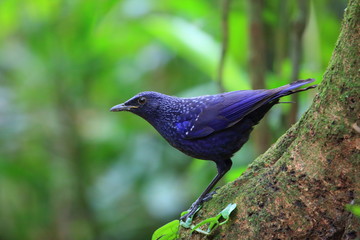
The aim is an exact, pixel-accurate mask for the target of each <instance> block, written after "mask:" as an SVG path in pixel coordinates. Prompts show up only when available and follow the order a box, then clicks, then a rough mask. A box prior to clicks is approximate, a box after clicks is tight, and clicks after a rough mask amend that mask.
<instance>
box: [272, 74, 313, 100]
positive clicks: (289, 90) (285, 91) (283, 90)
mask: <svg viewBox="0 0 360 240" xmlns="http://www.w3.org/2000/svg"><path fill="white" fill-rule="evenodd" d="M314 81H315V79H313V78H309V79H305V80H298V81H295V82H292V83H290V84H288V85H285V86H282V87H279V88H278V90H280V91H279V92H278V94H276V97H277V98H280V97H283V96H287V95H291V94H293V93H297V92H302V91H306V90H308V89H311V88H315V87H316V86H317V85H311V86H309V87H307V88H301V89H296V88H298V87H300V86H302V85H305V84H308V83H312V82H314Z"/></svg>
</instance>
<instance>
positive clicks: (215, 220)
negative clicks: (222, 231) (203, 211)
mask: <svg viewBox="0 0 360 240" xmlns="http://www.w3.org/2000/svg"><path fill="white" fill-rule="evenodd" d="M235 208H236V203H230V204H229V205H227V206H226V208H224V209H223V210H222V211H221V212H220V213H219V214H218V215H216V216H215V217H211V218H207V219H205V220H204V221H201V222H200V223H198V224H197V225H196V226H194V225H191V222H190V223H188V222H187V224H189V225H191V227H190V228H191V232H194V231H197V232H199V233H202V234H204V235H209V234H210V233H211V232H212V231H214V230H215V229H216V228H217V227H219V226H220V225H223V224H225V223H226V222H227V221H228V220H229V217H230V214H231V212H232V211H233V210H234V209H235ZM220 218H224V219H225V221H223V222H219V219H220ZM206 224H209V226H208V229H207V230H206V231H205V230H202V229H201V228H200V227H202V226H204V225H206Z"/></svg>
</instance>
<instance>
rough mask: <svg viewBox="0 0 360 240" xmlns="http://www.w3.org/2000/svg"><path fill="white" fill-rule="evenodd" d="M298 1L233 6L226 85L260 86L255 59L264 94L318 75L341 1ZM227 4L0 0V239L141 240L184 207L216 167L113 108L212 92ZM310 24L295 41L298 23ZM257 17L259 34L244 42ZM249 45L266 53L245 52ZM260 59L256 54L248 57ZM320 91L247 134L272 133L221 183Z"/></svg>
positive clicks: (278, 110)
mask: <svg viewBox="0 0 360 240" xmlns="http://www.w3.org/2000/svg"><path fill="white" fill-rule="evenodd" d="M258 2H260V3H261V4H260V5H259V6H260V15H259V14H258V16H260V18H259V17H258V16H257V15H256V11H257V10H256V9H257V8H256V6H254V4H256V3H258ZM300 2H301V0H300V1H287V0H273V1H261V0H260V1H259V0H256V1H255V0H254V1H250V0H249V1H232V3H231V6H230V12H229V21H228V24H229V45H228V52H227V57H226V64H225V68H224V75H223V78H224V80H223V84H222V85H221V86H222V87H223V88H224V89H225V90H226V91H231V90H238V89H250V88H251V86H255V85H256V84H254V82H252V79H253V75H254V74H256V73H258V71H259V70H258V69H257V68H258V67H260V69H262V70H263V76H260V78H261V77H262V78H263V79H264V81H263V82H262V84H263V85H264V86H265V87H267V88H272V87H277V86H280V85H283V84H286V83H288V82H290V81H291V79H293V78H294V77H295V78H300V79H301V78H309V77H313V78H316V79H317V83H318V82H319V81H320V80H321V76H322V74H323V73H324V71H325V68H326V66H327V63H328V61H329V59H330V56H331V53H332V50H333V48H334V46H335V42H336V39H337V36H338V34H339V29H340V22H341V18H342V15H343V11H344V9H345V7H346V1H345V0H316V1H309V2H307V6H305V7H306V8H307V10H308V11H307V13H306V12H305V14H304V12H302V10H301V6H300V5H301V3H300ZM222 6H223V1H220V0H216V1H215V0H196V1H194V0H170V1H165V0H163V1H160V0H116V1H114V0H93V1H85V0H82V1H81V0H51V1H49V0H48V1H47V0H31V1H30V0H1V1H0V239H1V240H7V239H14V240H15V239H19V240H25V239H29V240H33V239H34V240H35V239H55V240H56V239H59V240H63V239H64V240H65V239H80V240H81V239H125V240H127V239H149V238H150V236H151V234H152V232H153V231H154V230H155V229H156V228H158V227H160V226H161V225H163V224H164V223H166V222H168V221H170V220H172V219H175V218H178V217H179V214H180V212H181V211H183V210H186V209H187V208H188V207H189V206H190V204H191V203H192V201H194V200H195V199H196V197H198V195H199V194H200V193H201V191H202V190H203V189H204V188H205V186H206V185H207V184H208V183H209V182H210V179H211V178H212V177H213V176H214V175H215V173H216V170H215V165H214V164H213V163H212V162H206V161H193V160H192V159H191V158H189V157H187V156H185V155H183V154H182V153H180V152H178V151H177V150H174V149H173V148H171V147H170V146H169V145H168V144H167V143H166V142H165V140H163V139H162V138H161V137H160V136H159V135H158V134H157V133H156V132H155V130H154V129H153V128H152V127H151V126H150V125H148V123H146V122H145V121H144V120H142V119H140V118H139V117H137V116H134V115H131V114H129V113H110V112H109V108H110V107H112V106H113V105H116V104H119V103H121V102H123V101H125V100H127V99H128V98H130V97H132V96H133V95H135V94H137V93H138V92H141V91H145V90H153V91H159V92H163V93H166V94H170V95H177V96H197V95H202V94H213V93H217V92H219V84H218V82H217V69H218V65H219V58H220V49H221V41H222V22H221V14H222V13H221V12H222V10H221V9H222ZM254 9H255V10H254ZM304 16H305V18H304ZM304 19H305V20H306V27H305V28H304V31H303V32H301V34H300V37H301V38H298V39H300V40H301V41H300V45H299V44H298V45H296V44H297V43H296V42H298V43H299V41H297V40H296V29H297V27H296V26H297V25H296V24H297V23H300V25H301V23H302V22H303V23H304V21H303V20H304ZM256 24H258V25H259V24H260V26H262V30H263V31H262V34H263V35H262V37H260V38H252V37H251V36H252V35H251V33H254V32H253V31H254V29H255V28H256V27H257V26H258V25H256ZM257 40H262V43H260V46H261V44H263V46H264V48H263V49H261V48H258V47H256V46H255V47H251V44H252V43H256V41H257ZM299 53H300V54H301V56H302V57H300V58H296V54H299ZM294 54H295V55H294ZM254 55H255V56H256V55H258V56H260V58H257V60H256V58H255V61H251V58H252V56H254ZM294 56H295V57H294ZM296 59H300V61H298V62H296V61H297V60H296ZM297 68H298V69H297ZM315 93H316V90H315V91H308V92H303V93H301V94H299V98H300V99H297V102H298V103H299V104H298V105H296V106H298V108H296V109H297V110H296V112H295V113H291V112H290V111H291V109H292V105H290V104H283V105H278V106H275V107H274V108H273V109H272V110H271V112H270V113H269V114H268V117H267V119H266V120H265V123H264V124H265V125H264V126H265V127H261V126H260V127H259V128H260V129H261V130H260V131H259V130H258V131H257V133H255V135H257V136H260V140H262V139H267V140H266V141H265V142H264V141H257V140H256V137H255V140H254V138H251V140H250V141H249V142H248V143H247V144H246V145H245V146H244V147H243V149H242V150H241V151H240V152H239V153H237V154H236V156H235V157H234V167H233V169H232V170H231V171H230V172H229V174H228V175H227V176H226V178H225V179H224V180H223V181H222V184H223V183H225V182H226V181H230V180H233V179H234V178H236V177H238V176H239V174H240V173H241V172H242V171H243V170H244V169H246V166H247V164H248V163H250V162H251V161H252V160H253V159H254V158H255V157H256V156H257V155H258V154H260V153H261V152H262V151H263V150H264V149H266V148H267V147H268V146H269V144H271V143H273V142H274V141H275V140H276V139H277V138H278V137H279V136H281V135H282V134H283V133H284V132H285V131H286V129H287V128H288V127H289V126H290V123H291V122H293V121H294V120H291V118H290V117H289V115H290V114H292V115H293V118H294V117H295V118H298V117H299V116H300V115H301V114H302V113H303V112H304V111H305V110H306V109H307V108H308V107H309V105H310V104H311V99H312V97H313V95H314V94H315ZM288 100H289V99H288ZM264 136H267V137H264Z"/></svg>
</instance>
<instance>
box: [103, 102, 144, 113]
mask: <svg viewBox="0 0 360 240" xmlns="http://www.w3.org/2000/svg"><path fill="white" fill-rule="evenodd" d="M133 108H138V106H127V105H125V104H123V103H122V104H118V105H116V106H113V107H112V108H110V112H120V111H130V110H131V109H133Z"/></svg>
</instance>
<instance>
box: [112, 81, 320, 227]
mask: <svg viewBox="0 0 360 240" xmlns="http://www.w3.org/2000/svg"><path fill="white" fill-rule="evenodd" d="M313 81H314V79H312V78H309V79H305V80H297V81H294V82H292V83H290V84H287V85H284V86H281V87H278V88H274V89H258V90H238V91H232V92H225V93H220V94H215V95H205V96H199V97H191V98H180V97H175V96H169V95H165V94H162V93H158V92H153V91H145V92H141V93H139V94H137V95H135V96H134V97H132V98H130V99H129V100H127V101H126V102H124V103H122V104H118V105H115V106H114V107H112V108H111V109H110V111H111V112H120V111H127V112H131V113H133V114H136V115H138V116H140V117H141V118H143V119H145V120H146V121H147V122H149V123H150V124H151V125H152V126H153V127H154V128H155V129H156V130H157V131H158V132H159V133H160V135H161V136H162V137H163V138H165V140H166V141H167V142H168V143H169V144H170V145H171V146H173V147H174V148H176V149H178V150H180V151H181V152H183V153H185V154H186V155H188V156H190V157H193V158H196V159H201V160H210V161H213V162H215V164H216V168H217V174H216V176H215V177H214V179H213V180H212V181H211V182H210V184H209V185H208V186H207V187H206V189H205V190H204V191H203V192H202V193H201V195H200V196H199V197H198V198H197V200H196V201H195V202H194V203H193V204H192V205H191V207H190V208H189V210H188V211H187V213H186V214H185V215H183V216H181V218H180V219H181V220H182V221H186V219H188V218H192V217H193V215H194V214H195V213H196V212H197V210H198V209H199V207H200V206H202V204H203V202H204V201H208V200H209V199H211V198H212V194H213V193H212V192H211V190H212V189H213V188H214V186H215V185H216V184H217V183H218V181H219V180H220V179H221V178H222V177H223V176H224V175H225V174H226V173H227V172H228V171H229V170H230V168H231V166H232V160H231V158H232V156H233V155H234V153H236V152H237V151H238V150H240V148H241V147H242V146H243V145H244V144H245V143H246V142H247V141H248V139H249V135H250V133H251V131H252V130H253V127H254V126H255V125H256V124H258V123H259V121H260V120H261V119H262V118H263V117H264V115H265V114H266V113H267V112H268V111H269V110H270V109H271V108H272V107H273V106H274V105H275V104H278V103H281V102H279V99H280V98H281V97H284V96H287V95H291V94H294V93H297V92H301V91H306V90H308V89H311V88H315V87H316V86H317V85H311V86H309V87H306V88H302V89H297V88H298V87H300V86H302V85H305V84H308V83H311V82H313Z"/></svg>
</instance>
